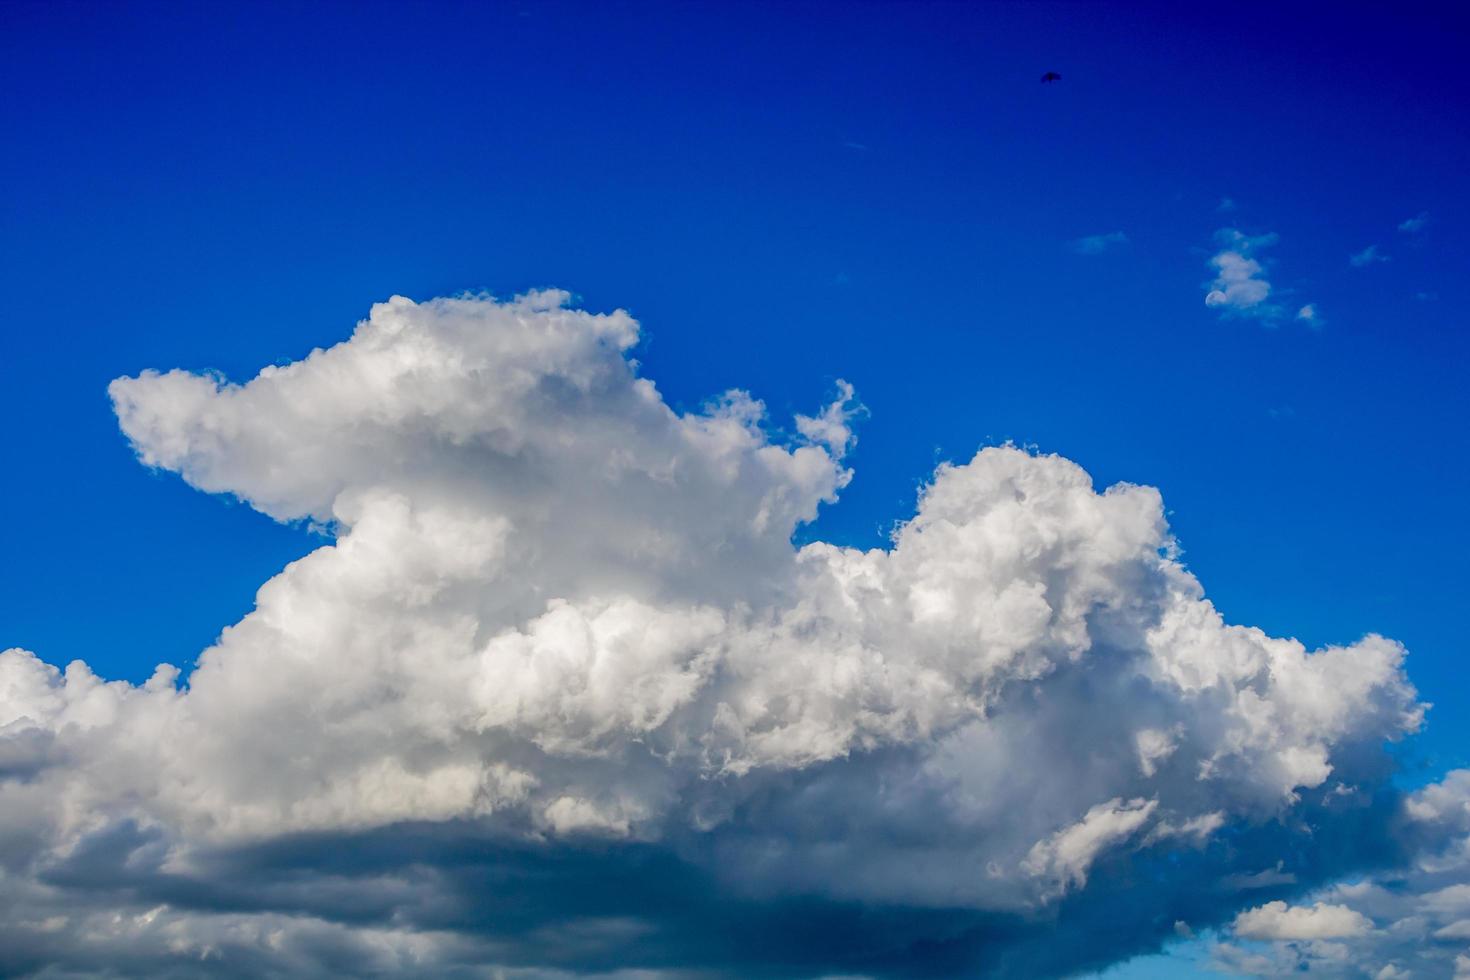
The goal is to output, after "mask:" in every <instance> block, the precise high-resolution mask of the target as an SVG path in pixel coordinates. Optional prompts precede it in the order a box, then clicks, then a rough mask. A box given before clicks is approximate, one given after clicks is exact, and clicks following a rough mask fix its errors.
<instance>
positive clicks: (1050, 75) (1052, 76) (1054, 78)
mask: <svg viewBox="0 0 1470 980" xmlns="http://www.w3.org/2000/svg"><path fill="white" fill-rule="evenodd" d="M1061 80H1062V76H1061V75H1058V74H1057V73H1056V72H1054V71H1049V72H1047V73H1046V74H1045V75H1042V76H1041V81H1042V83H1043V84H1046V83H1048V82H1060V81H1061Z"/></svg>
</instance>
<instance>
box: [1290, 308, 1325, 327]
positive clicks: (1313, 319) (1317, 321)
mask: <svg viewBox="0 0 1470 980" xmlns="http://www.w3.org/2000/svg"><path fill="white" fill-rule="evenodd" d="M1296 318H1297V319H1298V320H1300V321H1302V322H1303V323H1305V324H1306V325H1307V326H1309V327H1320V326H1321V325H1322V314H1321V313H1319V312H1318V311H1317V304H1316V303H1306V304H1303V306H1302V308H1301V309H1299V310H1297V311H1296Z"/></svg>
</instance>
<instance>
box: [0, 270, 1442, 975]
mask: <svg viewBox="0 0 1470 980" xmlns="http://www.w3.org/2000/svg"><path fill="white" fill-rule="evenodd" d="M566 302H567V297H566V296H565V294H561V293H557V292H543V293H534V294H530V295H527V296H523V297H520V298H518V299H516V300H514V301H510V302H504V303H502V302H496V301H494V300H492V299H489V298H485V297H467V298H459V299H445V300H434V301H432V302H428V303H422V304H415V303H412V302H410V301H408V300H405V299H402V298H394V299H393V300H390V301H389V302H387V303H384V304H380V305H378V306H376V307H374V309H373V312H372V316H371V317H370V318H369V319H368V320H366V321H364V322H363V323H362V324H360V325H359V326H358V328H357V330H356V331H355V333H354V334H353V336H352V338H351V339H350V340H348V341H345V342H344V343H342V344H339V345H337V346H336V347H333V348H331V349H330V350H319V351H316V352H313V353H312V355H311V356H309V357H307V358H306V359H304V360H302V361H300V362H297V363H294V364H290V365H287V366H284V367H271V368H266V369H264V370H263V371H262V372H261V373H260V374H259V375H258V376H257V377H256V378H254V379H253V380H251V381H250V382H249V383H247V384H244V385H234V384H228V383H225V382H223V381H222V380H221V379H218V378H213V377H206V376H201V375H197V374H191V373H188V372H183V371H170V372H168V373H164V374H159V373H154V372H145V373H144V374H143V375H141V376H139V377H136V378H124V379H119V380H118V381H116V382H114V383H113V385H112V388H111V393H112V397H113V401H114V404H115V406H116V410H117V414H118V418H119V420H120V422H121V425H122V428H123V430H124V432H125V433H126V434H127V436H128V438H129V439H130V440H131V441H132V443H133V445H134V447H135V448H136V450H137V452H138V454H139V456H140V458H141V459H142V461H143V462H144V463H146V464H147V465H149V466H154V467H160V468H164V469H168V470H172V471H175V472H177V473H179V474H180V475H181V476H182V477H183V478H184V479H185V480H187V481H188V482H189V483H190V484H192V485H193V486H195V487H198V488H199V489H202V490H205V491H208V492H215V493H230V494H233V495H235V496H237V497H239V498H241V499H242V500H245V501H246V502H248V503H249V504H250V505H251V506H253V507H255V508H257V509H259V510H260V511H262V512H263V513H266V514H268V515H270V516H272V517H273V518H275V519H277V520H283V521H309V522H313V523H314V524H316V525H318V526H320V527H322V528H323V529H324V530H325V531H326V532H327V533H329V534H330V535H331V537H332V539H333V540H332V541H331V543H329V544H326V545H324V546H323V547H321V548H320V549H318V550H317V551H315V552H313V553H312V554H310V555H308V556H307V557H305V558H303V559H301V560H300V561H297V562H294V563H293V564H291V565H290V566H288V567H287V568H286V569H284V570H283V571H282V572H281V573H280V574H279V575H277V576H276V577H275V578H273V579H272V580H270V581H269V582H267V583H266V584H265V585H264V586H262V588H261V590H260V592H259V594H258V596H257V603H256V608H255V610H254V611H253V612H252V613H250V615H248V616H246V617H245V618H244V619H243V620H241V621H240V622H239V623H237V624H235V625H234V626H231V627H229V628H228V629H226V630H225V631H224V633H223V634H222V636H221V638H220V640H219V642H218V643H217V644H216V645H215V646H214V647H213V648H211V649H210V650H207V651H205V653H204V654H203V655H202V656H201V658H200V660H199V662H198V665H197V667H196V669H195V670H194V671H193V672H192V674H191V675H190V677H189V679H188V683H187V684H186V685H184V684H181V683H180V682H179V680H178V673H177V671H175V670H174V669H173V668H171V667H167V666H164V667H160V668H159V670H158V671H157V672H156V673H155V675H154V677H153V678H152V679H151V680H150V681H148V682H147V683H146V684H143V685H139V686H133V685H129V684H126V683H121V682H105V681H103V680H101V679H99V678H97V677H95V676H94V675H93V674H92V673H91V672H90V671H89V670H88V669H87V668H86V666H85V665H84V664H81V663H74V664H72V665H70V666H69V667H68V668H67V669H66V671H65V672H64V673H61V672H58V671H56V670H55V669H54V668H52V667H50V666H48V665H46V664H44V663H42V662H41V661H40V660H38V659H37V658H36V657H34V656H33V655H32V654H30V653H27V652H24V651H20V650H11V651H8V652H6V653H4V654H0V869H3V877H0V971H3V972H5V973H7V974H25V973H28V972H41V971H44V970H46V969H48V968H49V969H50V970H51V971H52V972H53V973H55V974H56V975H65V974H67V973H88V972H102V971H103V970H104V969H106V970H111V971H113V972H115V973H119V974H123V975H170V974H173V975H196V974H203V975H229V974H237V975H259V974H262V973H269V972H277V973H285V974H294V975H332V974H344V973H347V974H373V973H379V974H407V975H415V976H423V975H442V976H483V975H501V974H500V973H498V972H497V971H503V973H504V975H510V976H514V975H518V974H526V975H535V976H556V975H559V974H562V973H567V974H598V973H605V974H609V975H617V974H618V973H619V971H630V970H647V971H656V972H659V973H666V974H669V975H688V976H700V975H711V976H725V975H742V976H743V975H773V976H791V975H819V974H824V973H833V972H847V973H858V974H869V975H875V976H877V975H934V976H944V975H956V974H966V973H972V972H974V971H976V970H982V971H984V972H986V973H989V974H993V975H997V976H1045V975H1060V974H1065V973H1067V972H1071V971H1075V970H1079V969H1084V968H1089V967H1095V966H1101V965H1104V964H1106V963H1109V962H1112V961H1115V960H1116V959H1119V958H1121V957H1124V956H1127V955H1130V954H1132V953H1135V952H1139V951H1143V950H1147V949H1151V948H1156V947H1157V946H1158V945H1159V944H1160V943H1161V942H1163V941H1164V939H1165V938H1167V937H1169V936H1171V935H1173V933H1174V930H1175V924H1176V923H1177V922H1184V923H1187V924H1189V925H1190V926H1192V927H1195V928H1209V927H1224V928H1228V924H1229V923H1230V922H1231V921H1232V920H1233V919H1234V917H1235V916H1236V915H1237V914H1240V913H1243V912H1244V913H1249V910H1250V909H1251V908H1252V907H1261V906H1264V905H1265V903H1268V902H1272V901H1279V900H1285V899H1289V898H1293V897H1296V896H1300V895H1302V894H1304V893H1306V892H1308V891H1309V890H1312V889H1317V890H1321V889H1327V888H1332V887H1335V886H1334V885H1333V883H1334V882H1338V881H1340V880H1341V879H1343V877H1344V876H1345V875H1348V874H1355V873H1368V872H1371V871H1374V870H1375V869H1390V868H1399V869H1402V868H1406V867H1410V866H1411V865H1412V862H1413V861H1414V860H1418V859H1419V856H1422V855H1423V854H1426V853H1430V852H1434V853H1439V852H1440V851H1442V850H1443V849H1444V848H1445V847H1447V846H1449V845H1448V844H1447V843H1446V840H1447V838H1445V836H1444V835H1445V833H1449V831H1445V832H1443V833H1441V832H1439V831H1435V832H1434V833H1429V832H1428V831H1425V830H1424V829H1423V827H1424V826H1428V825H1427V824H1425V823H1424V820H1423V819H1420V818H1419V817H1415V816H1414V813H1415V811H1414V810H1413V806H1414V805H1416V803H1415V801H1416V800H1418V799H1419V798H1418V797H1416V798H1413V799H1410V800H1408V801H1407V802H1406V801H1405V800H1403V799H1400V798H1399V797H1398V796H1397V795H1396V794H1395V792H1394V791H1393V790H1392V789H1391V788H1390V784H1389V782H1388V780H1389V776H1390V775H1391V766H1390V762H1389V757H1388V755H1387V754H1386V753H1385V751H1384V745H1385V742H1386V741H1389V740H1393V739H1397V738H1399V737H1401V736H1403V735H1405V734H1407V733H1410V732H1412V731H1414V730H1415V729H1416V728H1417V727H1418V725H1419V724H1420V719H1421V716H1422V706H1421V705H1419V704H1418V703H1417V701H1416V696H1415V693H1414V691H1413V689H1412V687H1411V686H1410V685H1409V683H1408V681H1407V680H1406V678H1405V676H1404V674H1403V672H1402V659H1403V650H1402V649H1401V648H1400V647H1399V646H1398V645H1397V644H1395V643H1393V642H1391V641H1389V640H1386V639H1383V638H1381V637H1377V636H1369V637H1366V638H1364V639H1362V640H1360V641H1358V642H1356V643H1354V644H1352V645H1350V646H1344V647H1330V648H1326V649H1322V650H1317V651H1307V650H1305V649H1303V648H1302V646H1301V645H1300V644H1298V643H1296V642H1295V641H1292V640H1283V639H1275V638H1272V637H1269V636H1267V635H1265V634H1264V633H1262V632H1261V631H1259V630H1256V629H1252V628H1249V627H1241V626H1231V625H1227V624H1226V623H1225V622H1224V621H1223V620H1222V618H1221V617H1220V615H1219V614H1218V613H1217V612H1216V611H1215V609H1214V608H1213V607H1212V606H1211V604H1210V603H1209V602H1208V600H1206V599H1205V598H1204V596H1203V592H1202V589H1201V587H1200V585H1199V583H1198V582H1197V581H1196V580H1195V579H1194V578H1193V576H1192V575H1191V574H1190V573H1189V572H1188V570H1187V569H1186V568H1184V566H1183V565H1182V564H1180V563H1179V562H1178V561H1177V559H1176V557H1175V549H1174V544H1173V541H1172V539H1171V537H1170V535H1169V531H1168V528H1167V525H1166V523H1165V520H1164V517H1163V509H1162V504H1161V501H1160V498H1159V495H1158V493H1157V492H1156V491H1154V490H1152V489H1150V488H1147V487H1139V486H1131V485H1124V484H1120V485H1118V486H1114V487H1111V488H1108V489H1107V490H1105V491H1102V492H1098V491H1097V490H1095V489H1094V488H1093V486H1092V484H1091V481H1090V479H1089V478H1088V476H1087V474H1086V473H1085V472H1083V471H1082V470H1081V469H1080V468H1079V467H1077V466H1076V465H1074V464H1072V463H1070V462H1068V461H1066V460H1063V459H1060V458H1058V457H1054V456H1041V455H1034V454H1029V453H1026V452H1022V451H1020V450H1016V449H1013V448H1009V447H1000V448H991V449H986V450H984V451H982V452H980V453H979V454H977V455H976V456H975V457H974V458H973V459H972V460H970V461H968V462H966V463H963V464H960V465H950V464H946V465H943V466H941V467H940V468H939V469H938V470H937V471H936V472H935V474H934V475H933V478H932V480H931V482H930V483H929V484H928V486H927V487H926V489H925V491H924V492H923V494H922V495H921V499H920V501H919V506H918V509H917V512H916V513H915V514H914V516H913V517H912V519H911V520H909V521H908V522H907V523H906V524H904V525H903V526H902V527H901V528H900V529H899V530H898V531H897V532H896V533H895V535H894V538H893V541H892V544H891V546H890V547H888V548H884V549H875V550H872V551H866V552H864V551H857V550H853V549H845V548H838V547H834V546H832V545H829V544H825V543H821V542H817V543H813V544H808V545H806V546H804V547H801V548H796V547H794V546H793V545H792V543H791V538H792V533H793V531H794V529H795V528H796V527H797V526H798V525H800V524H802V523H804V522H808V521H810V520H812V519H813V517H814V516H815V515H816V512H817V508H818V507H819V505H820V504H822V503H824V502H831V501H833V500H835V498H836V496H837V494H838V492H839V491H840V490H841V488H842V487H843V486H844V485H845V484H846V483H847V481H848V479H849V477H850V473H849V471H848V470H847V469H846V467H845V466H844V465H843V459H844V457H845V454H846V453H847V451H848V449H849V448H850V447H851V445H852V442H853V438H854V434H853V429H852V425H851V423H852V420H853V417H854V415H855V414H856V413H857V412H858V411H859V408H858V406H857V405H856V403H855V402H854V400H853V392H852V389H851V388H850V387H848V386H846V385H840V386H839V390H838V392H837V397H836V398H835V399H834V400H833V401H832V402H831V403H830V404H828V405H827V406H825V407H824V408H822V409H821V410H819V411H817V412H815V413H814V414H813V415H811V416H809V417H807V416H802V417H798V418H797V419H795V420H793V423H792V426H791V429H790V430H789V431H785V430H782V429H780V428H777V427H775V426H773V425H772V424H771V423H770V422H769V420H768V419H767V418H766V417H765V413H764V409H763V406H762V405H761V403H760V402H758V401H756V400H755V399H753V398H752V397H751V396H749V395H747V394H745V393H743V392H738V391H732V392H727V393H725V394H724V395H721V396H719V397H718V398H715V399H713V400H712V401H711V402H709V403H708V404H707V405H706V406H704V408H702V409H701V410H700V411H697V412H691V413H686V414H680V413H677V412H675V411H673V410H672V409H670V408H669V407H668V406H667V405H666V404H665V403H664V401H663V400H662V398H661V396H660V395H659V393H658V391H657V389H656V388H655V386H654V385H653V384H652V383H651V382H650V381H649V380H647V379H645V378H642V377H640V376H639V374H638V370H637V364H636V362H635V361H633V360H632V359H631V358H630V357H629V351H630V350H631V349H632V348H633V347H634V345H635V344H636V342H637V339H638V325H637V324H636V323H635V322H634V321H633V320H632V319H631V318H629V317H628V316H627V315H626V314H623V313H621V312H616V313H612V314H606V315H593V314H589V313H585V312H581V311H577V310H573V309H568V308H567V307H566V305H565V304H566ZM1447 785H1448V784H1447ZM1422 809H1423V806H1422V805H1421V810H1422ZM1421 816H1422V814H1421ZM1416 821H1417V822H1416ZM1436 826H1437V825H1436ZM1456 826H1458V825H1456ZM1456 832H1460V831H1456ZM1426 835H1427V836H1426ZM1272 868H1275V869H1276V872H1275V877H1270V876H1266V877H1260V873H1261V872H1263V871H1266V870H1268V869H1272ZM1378 873H1386V872H1383V871H1381V870H1379V871H1378ZM1253 876H1254V877H1253ZM1244 881H1256V882H1260V883H1262V884H1261V885H1260V886H1259V887H1247V886H1244V885H1242V884H1241V883H1242V882H1244ZM1321 901H1322V902H1324V903H1325V904H1321V905H1318V906H1314V907H1313V908H1312V909H1307V910H1306V911H1299V910H1293V909H1291V908H1289V907H1277V906H1274V905H1272V906H1269V907H1268V908H1266V909H1265V911H1259V912H1256V913H1254V917H1253V918H1248V919H1246V920H1245V923H1246V925H1245V927H1244V928H1243V929H1242V930H1241V931H1242V933H1243V934H1248V935H1245V936H1244V938H1246V939H1249V937H1252V936H1254V937H1257V938H1259V939H1261V940H1262V941H1266V942H1274V941H1277V940H1275V939H1274V938H1273V937H1276V936H1286V934H1287V933H1286V932H1283V931H1282V930H1288V931H1290V929H1293V928H1308V925H1303V923H1308V924H1315V925H1314V926H1312V927H1314V928H1317V929H1318V931H1319V932H1322V931H1323V930H1326V931H1327V932H1333V933H1334V935H1335V936H1336V939H1335V940H1334V941H1340V940H1351V941H1359V942H1366V941H1368V937H1371V936H1372V935H1374V931H1375V930H1376V928H1377V925H1376V924H1377V923H1378V919H1377V918H1375V917H1374V915H1373V913H1372V912H1356V911H1353V910H1352V909H1349V908H1348V907H1347V906H1348V904H1350V903H1345V902H1341V901H1337V900H1332V899H1322V900H1321ZM1339 906H1341V908H1340V909H1339V908H1338V907H1339ZM1323 908H1326V909H1327V912H1326V913H1325V915H1326V918H1325V919H1324V918H1323V913H1322V912H1321V911H1320V910H1321V909H1323ZM1360 918H1361V919H1362V921H1360ZM1278 920H1279V923H1285V925H1279V923H1278V925H1277V926H1273V925H1271V923H1273V922H1278ZM1364 922H1366V923H1367V925H1364ZM1343 923H1351V924H1352V925H1353V929H1351V930H1347V931H1346V932H1344V930H1343V928H1342V926H1343ZM1273 929H1275V930H1276V931H1274V932H1273V931H1272V930H1273ZM1280 941H1282V942H1287V941H1290V940H1288V939H1282V940H1280ZM1222 955H1223V954H1222ZM1252 955H1255V954H1252ZM627 975H633V974H631V973H629V974H627Z"/></svg>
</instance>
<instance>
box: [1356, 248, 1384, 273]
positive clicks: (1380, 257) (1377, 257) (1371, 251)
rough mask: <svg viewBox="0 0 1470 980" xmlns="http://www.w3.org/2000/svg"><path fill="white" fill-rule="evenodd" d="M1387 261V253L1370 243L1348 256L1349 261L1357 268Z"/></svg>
mask: <svg viewBox="0 0 1470 980" xmlns="http://www.w3.org/2000/svg"><path fill="white" fill-rule="evenodd" d="M1387 261H1388V256H1387V255H1384V254H1383V253H1381V252H1379V251H1378V246H1377V245H1369V246H1368V247H1367V248H1365V249H1363V250H1362V251H1361V252H1354V253H1353V254H1352V255H1351V256H1349V257H1348V262H1349V263H1350V264H1351V265H1352V266H1353V268H1355V269H1361V268H1363V267H1364V266H1369V265H1373V264H1374V263H1376V262H1387Z"/></svg>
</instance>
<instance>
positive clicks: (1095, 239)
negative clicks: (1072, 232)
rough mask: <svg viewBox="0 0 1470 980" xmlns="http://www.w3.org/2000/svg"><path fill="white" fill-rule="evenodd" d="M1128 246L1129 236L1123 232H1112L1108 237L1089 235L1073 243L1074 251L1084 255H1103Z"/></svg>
mask: <svg viewBox="0 0 1470 980" xmlns="http://www.w3.org/2000/svg"><path fill="white" fill-rule="evenodd" d="M1127 244H1128V236H1127V235H1125V234H1123V233H1122V232H1121V231H1110V232H1108V233H1107V234H1106V235H1087V236H1085V237H1083V238H1078V239H1075V240H1074V241H1073V242H1072V251H1074V252H1078V253H1079V254H1082V255H1101V254H1102V253H1103V252H1106V251H1108V250H1110V249H1114V248H1117V247H1118V246H1120V245H1127Z"/></svg>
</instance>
